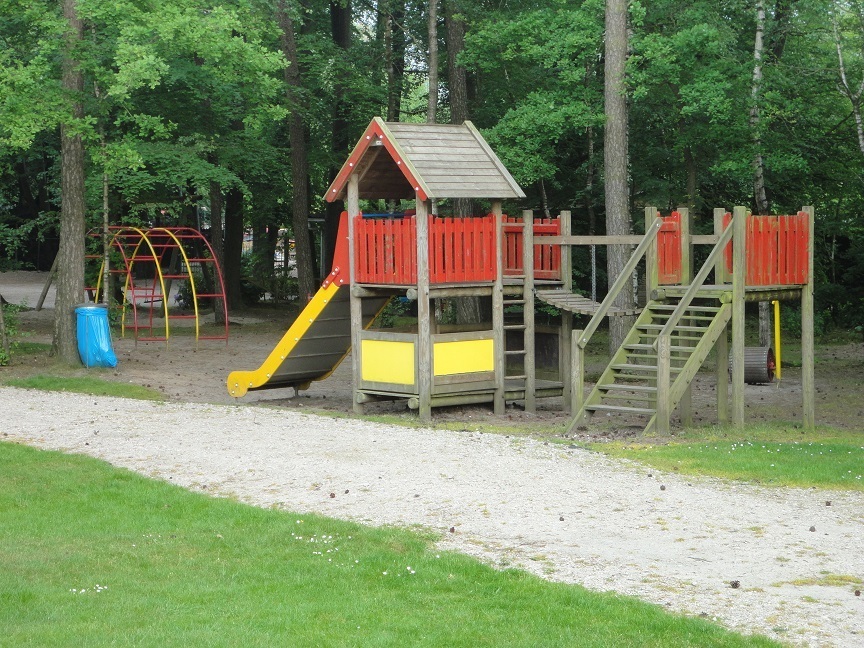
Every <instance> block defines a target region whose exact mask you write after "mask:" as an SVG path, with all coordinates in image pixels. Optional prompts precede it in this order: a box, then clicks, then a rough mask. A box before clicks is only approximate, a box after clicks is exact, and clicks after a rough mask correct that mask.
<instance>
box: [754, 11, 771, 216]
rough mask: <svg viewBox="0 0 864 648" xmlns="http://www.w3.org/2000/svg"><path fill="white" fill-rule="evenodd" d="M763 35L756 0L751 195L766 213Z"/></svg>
mask: <svg viewBox="0 0 864 648" xmlns="http://www.w3.org/2000/svg"><path fill="white" fill-rule="evenodd" d="M764 33H765V5H764V4H763V2H762V0H756V38H755V39H754V45H753V83H752V85H751V87H750V102H751V103H750V136H751V138H752V140H753V195H754V200H755V202H756V210H757V211H758V213H760V214H767V213H768V209H769V207H768V197H767V195H766V193H765V164H764V161H763V159H762V133H761V128H762V124H761V111H760V109H759V102H760V100H761V97H760V94H761V89H762V52H763V49H764V45H763V36H764Z"/></svg>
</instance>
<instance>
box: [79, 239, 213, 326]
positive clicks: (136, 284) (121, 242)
mask: <svg viewBox="0 0 864 648" xmlns="http://www.w3.org/2000/svg"><path fill="white" fill-rule="evenodd" d="M109 232H110V233H111V239H110V242H109V248H110V249H114V250H117V252H118V256H119V258H120V259H121V261H122V265H121V266H119V267H117V268H110V270H109V273H110V274H111V275H114V276H122V277H123V291H122V292H123V303H122V316H121V318H120V330H121V336H125V334H126V330H127V329H131V330H132V331H133V335H134V337H135V341H136V342H157V341H160V342H167V341H168V339H169V338H170V335H171V326H170V324H171V322H172V321H174V320H191V321H192V322H193V325H194V330H195V340H196V341H198V340H226V342H227V340H228V311H227V304H226V301H225V283H224V280H223V276H222V270H221V268H220V267H219V262H218V260H217V259H216V255H215V254H214V252H213V248H212V247H211V246H210V243H209V241H207V239H206V238H205V237H204V236H203V235H202V234H201V233H200V232H199V231H198V230H196V229H193V228H190V227H154V228H151V229H147V230H144V229H141V228H138V227H129V226H112V227H110V228H109ZM90 234H91V235H92V236H102V232H100V231H93V232H90ZM88 258H93V259H102V265H101V267H100V269H99V275H98V279H97V282H96V285H95V286H93V287H88V288H87V291H88V293H91V294H92V295H93V301H94V302H99V301H100V299H101V297H102V291H103V290H104V286H103V282H104V279H105V276H104V275H105V260H104V257H103V256H102V255H88ZM196 268H197V269H199V270H200V277H201V278H202V279H203V280H204V282H205V285H206V287H204V289H203V290H202V289H201V288H202V286H198V285H197V284H196V273H195V270H196ZM136 275H148V276H149V277H148V279H146V280H142V279H136ZM174 281H185V282H187V283H188V287H189V291H190V301H191V309H192V313H191V314H190V313H176V312H171V311H170V309H169V295H170V293H171V284H172V282H174ZM208 298H209V299H214V300H216V304H217V308H221V309H222V314H223V318H222V319H223V321H224V332H223V333H222V334H213V335H201V332H200V312H199V308H198V300H199V299H208ZM157 305H158V307H157ZM159 319H161V320H162V322H161V323H159V322H158V321H157V320H159ZM157 328H161V329H162V330H163V333H161V334H160V333H159V332H157ZM142 332H144V334H143V335H142Z"/></svg>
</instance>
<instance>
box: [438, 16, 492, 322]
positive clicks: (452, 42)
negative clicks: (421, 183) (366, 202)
mask: <svg viewBox="0 0 864 648" xmlns="http://www.w3.org/2000/svg"><path fill="white" fill-rule="evenodd" d="M458 13H459V7H458V6H457V5H456V3H455V1H454V0H445V9H444V20H445V22H446V25H447V83H448V86H449V91H450V92H449V94H450V123H451V124H462V123H463V122H465V120H467V119H468V81H467V75H466V73H465V68H464V67H462V66H461V65H460V64H459V63H458V61H457V59H458V56H459V54H460V52H462V50H464V49H465V23H464V22H462V21H461V20H460V19H459V18H458V17H457V15H458ZM452 203H453V215H454V216H456V217H457V218H459V217H465V216H470V215H471V213H472V211H473V206H472V204H471V200H470V199H468V198H456V199H454V200H453V201H452ZM491 319H492V310H491V302H489V300H484V299H481V298H480V297H463V298H461V299H457V300H456V321H457V322H459V323H460V324H479V323H480V322H483V321H486V320H491Z"/></svg>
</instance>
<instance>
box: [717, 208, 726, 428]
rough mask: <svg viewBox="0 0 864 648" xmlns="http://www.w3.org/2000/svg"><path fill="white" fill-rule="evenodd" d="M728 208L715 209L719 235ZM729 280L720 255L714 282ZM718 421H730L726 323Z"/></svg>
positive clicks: (719, 357)
mask: <svg viewBox="0 0 864 648" xmlns="http://www.w3.org/2000/svg"><path fill="white" fill-rule="evenodd" d="M725 214H726V210H725V209H722V208H718V209H715V210H714V234H715V235H716V236H717V237H718V239H719V236H720V235H721V234H722V233H723V216H724V215H725ZM726 281H728V276H727V274H726V256H725V255H722V254H721V255H720V257H719V258H718V259H717V261H716V262H715V264H714V282H715V283H717V284H720V283H725V282H726ZM716 353H717V372H716V378H717V421H718V422H719V423H728V422H729V326H728V325H726V326H725V327H724V329H723V332H722V333H721V334H720V337H719V338H718V339H717V346H716Z"/></svg>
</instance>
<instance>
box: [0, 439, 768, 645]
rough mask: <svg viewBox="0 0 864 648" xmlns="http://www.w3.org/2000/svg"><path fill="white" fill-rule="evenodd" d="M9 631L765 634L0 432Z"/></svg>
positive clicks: (300, 641)
mask: <svg viewBox="0 0 864 648" xmlns="http://www.w3.org/2000/svg"><path fill="white" fill-rule="evenodd" d="M0 510H2V511H3V517H2V521H0V561H2V564H3V566H4V569H3V570H2V571H0V600H2V603H3V604H2V605H0V624H2V626H3V628H4V640H5V641H6V642H8V643H9V644H11V645H24V644H27V643H30V644H34V645H40V646H63V645H84V644H86V645H88V646H109V645H117V644H118V643H121V644H124V645H140V644H151V645H177V644H185V645H193V646H199V645H200V646H203V645H248V646H265V645H277V644H282V643H284V642H285V639H286V637H289V638H290V643H291V644H292V645H297V646H348V645H352V646H355V645H356V646H359V645H364V646H365V645H376V646H407V645H411V646H445V645H446V646H460V647H468V646H471V647H475V646H502V645H510V646H514V645H518V646H563V645H579V646H586V647H587V648H591V647H600V646H611V645H634V646H635V645H640V646H669V645H674V646H682V647H684V646H700V647H701V646H713V647H718V648H719V647H721V646H723V647H730V648H731V647H733V646H773V645H776V644H774V642H771V641H769V640H768V639H766V638H763V637H758V636H748V637H744V636H741V635H737V634H734V633H732V632H729V631H727V630H725V629H723V628H720V627H719V626H716V625H713V624H711V623H709V622H708V621H706V620H704V619H699V618H691V617H684V616H673V615H671V614H668V613H666V612H665V611H663V610H662V609H661V607H660V606H656V605H649V604H646V603H642V602H640V601H638V600H636V599H633V598H629V597H623V596H616V595H612V594H608V593H594V592H589V591H588V590H586V589H584V588H582V587H579V586H575V585H564V584H560V583H549V582H545V581H542V580H540V579H539V578H536V577H533V576H530V575H528V574H526V573H524V572H520V571H516V570H504V571H501V570H495V569H493V568H491V567H488V566H485V565H482V564H480V563H479V562H478V561H476V560H474V559H472V558H468V557H465V556H460V555H458V554H453V553H447V552H438V551H434V550H433V549H432V547H431V546H430V539H429V537H428V535H427V536H421V535H419V534H417V533H412V532H409V531H403V530H399V529H392V528H390V529H387V528H385V529H372V528H365V527H361V526H359V525H357V524H352V523H348V522H341V521H337V520H330V519H326V518H322V517H318V516H314V515H297V514H292V513H289V512H284V511H278V510H263V509H259V508H254V507H251V506H247V505H244V504H240V503H237V502H233V501H231V500H230V499H228V498H211V497H206V496H204V495H200V494H194V493H190V492H188V491H185V490H183V489H181V488H178V487H175V486H172V485H169V484H167V483H164V482H160V481H155V480H151V479H146V478H144V477H141V476H139V475H136V474H134V473H132V472H130V471H126V470H118V469H116V468H112V467H111V466H109V465H108V464H106V463H104V462H101V461H97V460H94V459H90V458H87V457H82V456H75V455H72V456H67V455H63V454H60V453H57V452H44V451H37V450H33V449H32V448H27V447H25V446H22V445H14V444H8V443H4V444H0Z"/></svg>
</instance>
